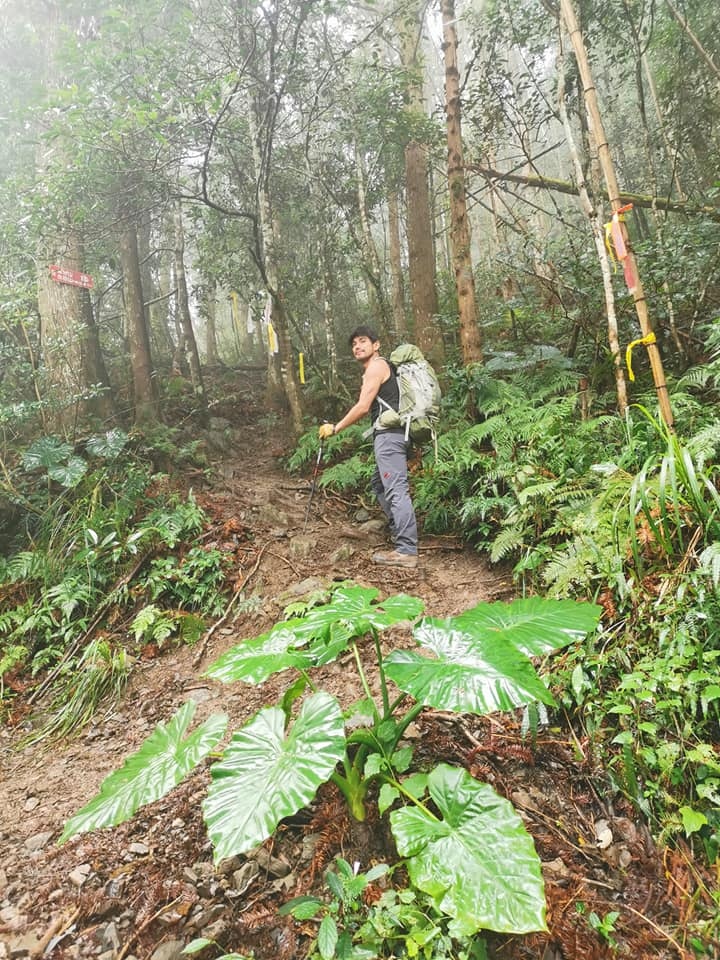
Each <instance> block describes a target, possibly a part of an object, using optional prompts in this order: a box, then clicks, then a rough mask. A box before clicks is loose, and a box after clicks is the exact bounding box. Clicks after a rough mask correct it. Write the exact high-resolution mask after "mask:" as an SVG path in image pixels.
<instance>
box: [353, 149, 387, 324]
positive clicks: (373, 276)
mask: <svg viewBox="0 0 720 960" xmlns="http://www.w3.org/2000/svg"><path fill="white" fill-rule="evenodd" d="M355 173H356V177H357V195H358V212H359V216H360V227H361V231H362V238H363V250H364V253H365V278H366V287H367V293H368V301H369V303H370V310H371V312H372V315H373V318H374V320H375V323H376V325H377V327H378V328H379V330H380V332H381V335H384V333H385V332H387V330H388V326H389V324H388V316H387V308H386V306H385V292H384V290H383V271H382V266H381V264H380V257H379V256H378V252H377V247H376V246H375V240H374V239H373V235H372V229H371V227H370V218H369V217H368V210H367V196H366V191H365V165H364V164H363V160H362V157H361V155H360V151H359V149H358V146H357V144H355Z"/></svg>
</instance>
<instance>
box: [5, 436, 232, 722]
mask: <svg viewBox="0 0 720 960" xmlns="http://www.w3.org/2000/svg"><path fill="white" fill-rule="evenodd" d="M127 445H128V438H127V435H126V434H124V433H123V432H122V431H119V430H111V431H108V432H106V433H104V434H98V435H94V436H92V437H90V438H89V439H88V440H87V441H86V442H85V444H84V448H83V450H84V456H85V457H86V458H87V459H83V463H84V464H85V467H84V471H83V475H82V477H80V478H79V480H78V482H77V483H74V485H73V486H71V487H68V486H65V487H64V488H63V487H62V484H60V483H57V484H55V485H54V486H48V487H47V488H46V490H45V491H44V492H43V497H42V502H40V501H39V498H38V497H37V492H36V491H35V490H34V489H33V488H32V487H31V486H26V489H27V500H26V502H27V504H28V505H29V510H28V514H27V519H26V527H27V528H28V539H29V542H30V543H31V544H32V549H28V548H27V542H26V544H23V545H22V546H21V547H20V549H18V550H16V551H15V552H11V553H10V554H9V555H8V556H6V557H1V558H0V578H1V579H2V581H3V583H4V584H5V588H6V589H5V591H4V594H3V600H2V604H1V605H0V682H2V677H3V676H5V675H7V674H8V673H9V672H10V671H11V670H12V671H14V672H18V670H22V669H24V670H26V671H30V672H31V673H32V675H34V676H37V675H40V674H42V673H43V672H44V671H46V670H50V671H51V673H50V677H51V678H54V680H55V685H56V689H55V690H54V691H53V699H52V703H53V706H52V708H51V709H52V710H53V711H57V712H58V717H57V718H56V719H55V720H53V719H52V718H50V719H49V720H48V721H46V722H44V723H43V727H42V729H43V736H45V735H48V734H53V735H56V734H57V735H61V734H64V733H66V732H68V730H69V729H70V727H72V726H77V725H79V724H81V723H84V722H86V720H87V718H88V716H89V715H90V714H91V712H92V706H91V705H92V703H93V702H99V700H100V699H102V689H103V684H107V685H108V687H109V688H113V686H114V685H115V686H117V685H118V684H119V682H120V681H119V678H120V677H121V676H124V675H125V672H126V671H127V670H129V669H130V665H129V660H128V659H127V656H126V654H125V652H124V650H122V649H121V648H120V647H118V646H116V645H115V644H113V643H112V641H111V639H110V637H111V636H112V633H113V632H114V630H115V629H116V628H114V626H113V624H114V623H115V622H116V621H117V620H119V619H120V618H117V612H118V611H122V612H123V613H126V614H127V615H129V616H130V617H132V618H133V626H132V628H131V632H132V633H133V634H134V635H135V639H136V641H137V642H140V641H141V642H143V643H148V642H154V643H159V644H161V645H162V644H163V643H165V642H167V641H168V639H169V638H170V636H173V637H175V638H177V639H178V640H180V641H182V642H188V643H192V642H194V641H195V640H197V638H198V637H199V636H200V634H201V633H202V631H203V629H204V623H203V621H202V619H201V616H207V615H211V614H214V613H217V612H219V611H220V610H222V609H223V606H224V601H223V597H222V594H223V591H224V589H225V586H226V582H225V576H226V571H227V561H226V558H225V557H224V555H223V554H222V553H221V552H220V551H219V550H217V549H215V548H211V549H206V548H203V547H201V546H197V545H193V546H189V547H188V546H187V544H188V543H190V544H192V543H193V541H197V537H198V534H199V533H200V532H201V531H202V530H203V528H204V526H205V523H206V517H205V514H204V512H203V511H202V509H201V508H200V507H199V505H198V503H197V501H196V500H195V497H194V496H193V494H192V492H190V493H189V494H188V495H187V496H181V495H179V494H175V493H173V494H168V493H167V492H166V489H165V482H164V481H163V479H162V478H159V477H153V476H152V475H151V473H150V470H149V468H148V466H147V465H146V464H145V463H143V462H142V461H141V460H138V459H137V457H136V456H135V455H134V454H133V453H132V452H130V453H128V451H127ZM72 450H73V448H72V447H71V446H70V445H69V444H67V443H65V442H64V441H59V440H58V439H57V438H47V437H46V438H42V439H41V440H39V441H36V442H35V443H33V444H32V445H31V446H30V447H29V449H28V450H27V452H26V454H25V457H24V459H23V464H24V467H25V468H32V469H33V470H34V471H37V470H42V471H44V474H43V478H44V479H47V478H49V477H50V476H51V472H52V471H53V469H54V467H55V466H57V465H58V464H59V465H60V467H61V468H62V469H65V466H66V465H67V463H68V462H69V461H70V459H71V458H72V457H73V456H75V454H74V453H73V452H72ZM121 454H124V455H123V456H122V457H121ZM18 482H22V483H24V484H26V485H29V484H30V483H34V482H35V481H34V480H33V479H30V480H29V479H28V478H27V475H26V474H25V473H19V474H18ZM143 601H144V602H143ZM138 603H140V604H141V605H140V608H139V609H137V605H138ZM98 611H100V614H99V616H98V613H97V612H98ZM103 628H105V629H104V630H103ZM98 629H100V630H101V631H102V632H103V634H104V635H106V636H107V645H106V647H103V646H102V644H101V646H100V647H99V648H95V647H94V646H93V644H92V643H90V645H89V646H88V643H89V641H91V640H92V633H93V631H94V630H98ZM88 631H90V633H89V634H88ZM118 640H119V643H122V642H123V641H124V640H125V637H124V635H123V632H121V635H120V637H119V638H118ZM90 652H92V657H91V658H90V660H85V659H84V657H86V656H90ZM74 670H76V671H77V672H78V678H80V680H81V681H82V682H78V683H73V682H71V679H70V678H71V676H72V673H73V671H74ZM106 674H107V677H106V676H105V675H106ZM111 678H114V679H111ZM2 692H3V695H7V691H6V689H5V687H3V689H2ZM86 704H87V707H86ZM73 716H74V717H75V718H76V719H74V720H73V719H70V720H68V719H66V718H67V717H70V718H72V717H73ZM78 718H82V720H80V719H78Z"/></svg>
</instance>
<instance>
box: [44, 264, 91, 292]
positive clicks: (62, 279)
mask: <svg viewBox="0 0 720 960" xmlns="http://www.w3.org/2000/svg"><path fill="white" fill-rule="evenodd" d="M50 278H51V279H52V280H54V281H55V283H69V284H70V286H71V287H84V288H85V289H86V290H92V286H93V278H92V277H91V276H89V275H88V274H87V273H80V271H79V270H68V269H67V267H56V266H51V267H50Z"/></svg>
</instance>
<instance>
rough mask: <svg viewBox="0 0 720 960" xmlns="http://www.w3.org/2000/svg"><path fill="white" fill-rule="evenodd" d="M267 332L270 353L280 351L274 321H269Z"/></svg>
mask: <svg viewBox="0 0 720 960" xmlns="http://www.w3.org/2000/svg"><path fill="white" fill-rule="evenodd" d="M267 334H268V348H269V350H270V353H279V352H280V348H279V347H278V339H277V334H276V333H275V327H274V326H273V325H272V323H270V322H268V325H267Z"/></svg>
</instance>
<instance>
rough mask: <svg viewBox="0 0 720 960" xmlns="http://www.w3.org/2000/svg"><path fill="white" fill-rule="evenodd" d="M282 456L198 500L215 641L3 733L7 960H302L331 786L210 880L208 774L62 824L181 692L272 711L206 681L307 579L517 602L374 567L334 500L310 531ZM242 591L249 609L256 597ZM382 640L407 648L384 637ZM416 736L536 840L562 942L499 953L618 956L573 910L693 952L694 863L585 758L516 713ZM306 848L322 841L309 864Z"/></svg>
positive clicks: (333, 829) (235, 708)
mask: <svg viewBox="0 0 720 960" xmlns="http://www.w3.org/2000/svg"><path fill="white" fill-rule="evenodd" d="M271 444H272V441H271V439H270V438H269V437H268V436H262V435H261V433H260V432H259V431H256V432H254V433H253V435H252V437H250V438H249V439H248V442H247V444H246V445H245V446H243V447H242V448H241V449H237V450H236V451H234V456H233V457H232V458H231V459H226V460H225V461H224V462H223V463H222V464H221V465H219V470H218V480H217V482H216V483H213V485H212V487H210V488H208V489H203V490H197V491H196V493H197V495H198V499H199V500H200V502H201V503H202V505H203V507H204V508H205V509H206V510H207V511H208V512H209V513H210V514H211V516H212V517H213V519H214V529H215V532H216V534H217V538H218V543H219V544H220V545H222V546H223V547H224V548H226V549H231V550H232V551H233V552H234V556H235V559H236V563H237V570H236V581H235V586H236V589H237V588H240V587H242V588H243V589H242V591H241V592H239V593H238V596H237V597H236V599H235V602H234V605H233V606H231V607H230V609H229V610H228V612H227V615H226V617H225V619H224V621H223V623H222V624H221V625H220V626H218V627H217V628H216V629H214V630H213V632H212V634H211V636H210V637H209V639H207V638H206V641H205V642H204V645H202V646H197V647H195V648H181V649H173V650H170V651H167V652H163V653H162V654H161V655H157V656H154V655H153V653H154V651H147V652H146V658H144V659H139V660H138V661H137V663H136V664H135V666H134V669H133V674H132V678H131V682H130V685H129V688H128V691H127V695H126V697H125V698H124V700H123V701H122V702H121V703H119V704H117V705H115V706H113V707H112V708H111V709H110V711H109V712H108V713H107V715H105V716H98V717H97V719H96V721H95V722H94V723H93V724H92V725H91V726H90V727H89V728H87V729H86V730H85V731H84V732H83V733H82V734H81V735H80V736H79V737H78V738H76V739H74V740H70V741H68V742H62V743H58V744H54V745H52V747H50V748H43V747H35V748H27V749H24V750H20V751H18V750H17V749H16V742H17V740H18V738H19V736H20V735H21V734H22V731H14V730H8V729H4V730H1V731H0V960H6V958H10V957H18V958H19V957H23V956H29V957H40V956H46V957H50V958H51V960H60V958H83V957H95V956H97V957H101V958H102V960H129V958H132V957H135V958H138V960H144V958H151V960H174V958H177V957H178V956H179V955H180V954H179V951H180V949H181V948H182V946H183V944H186V943H188V942H189V941H190V940H192V939H193V938H194V937H198V936H204V937H208V938H209V939H213V940H215V941H217V942H218V943H219V944H221V945H222V947H223V948H225V949H227V950H237V951H239V952H244V953H247V954H248V955H251V952H252V951H254V952H255V956H256V957H257V958H258V960H270V958H273V960H275V958H280V960H283V958H287V960H290V958H294V957H302V956H304V952H303V950H304V946H303V944H305V947H306V943H307V941H306V940H303V937H302V935H300V934H298V931H297V930H296V929H295V928H294V926H293V924H292V922H291V921H288V920H286V919H283V920H278V918H277V916H276V912H275V911H276V908H277V906H278V905H279V904H281V903H282V902H284V901H285V900H287V899H288V898H289V897H290V896H292V895H293V894H294V893H296V892H298V890H299V889H301V888H303V889H304V888H306V887H307V884H308V882H309V877H310V876H311V874H313V873H315V874H316V875H317V876H321V868H322V866H323V864H324V863H326V862H330V861H331V860H332V857H333V856H334V855H335V854H337V853H339V852H340V851H343V852H344V855H345V856H348V853H349V851H348V847H347V845H348V843H349V830H348V825H347V823H346V820H345V818H344V816H343V815H342V814H341V813H339V808H338V806H337V801H336V798H335V797H334V796H332V794H331V792H330V791H324V792H323V791H321V794H320V797H319V800H318V802H317V804H316V808H315V810H314V812H313V813H314V816H313V819H312V820H309V819H305V820H303V818H302V817H298V818H297V821H296V822H294V823H293V824H290V825H289V826H288V827H287V828H286V829H285V830H284V831H281V833H280V834H279V835H278V837H277V838H276V841H275V843H274V845H271V844H268V845H267V851H265V854H259V855H258V856H256V857H255V858H252V859H250V860H246V858H233V861H234V862H232V863H231V864H230V865H227V864H224V865H221V869H220V870H214V869H213V867H212V863H211V851H210V847H209V844H208V841H207V838H206V835H205V832H204V827H203V825H202V820H201V812H200V800H201V799H202V797H203V796H204V790H205V784H206V781H207V771H206V770H203V771H200V772H198V773H196V774H195V775H193V776H191V777H190V778H189V779H188V780H187V781H186V782H185V783H183V784H181V785H180V787H178V788H177V789H176V790H175V791H174V792H173V793H172V794H171V795H170V796H169V797H167V798H166V799H165V800H163V801H160V802H159V803H157V804H154V805H153V806H152V807H149V808H147V809H146V810H142V811H140V812H139V813H138V814H137V815H136V817H135V818H133V820H132V821H131V822H130V823H128V824H125V825H123V826H121V827H119V828H117V829H116V830H112V831H102V832H99V833H96V834H91V835H85V836H81V837H78V838H75V839H74V840H72V841H70V843H68V844H67V845H65V846H64V847H62V848H58V847H57V846H56V845H55V841H56V839H57V837H58V836H59V833H60V831H61V829H62V826H63V823H64V821H65V820H66V819H67V817H68V816H70V815H71V814H73V813H74V812H76V811H77V809H78V808H79V807H80V806H82V805H83V804H84V803H85V802H87V800H89V799H90V798H91V797H92V796H94V794H95V793H96V791H97V788H98V787H99V785H100V783H101V782H102V780H103V779H104V777H105V776H106V775H107V774H108V773H110V772H111V771H112V770H113V769H115V768H116V767H117V766H119V764H120V763H121V761H122V759H123V758H124V757H125V756H127V755H128V754H129V753H131V752H132V751H133V750H134V749H136V748H137V747H138V746H139V744H140V743H141V742H142V740H143V739H144V738H145V737H146V736H147V735H148V734H149V732H150V731H151V730H152V729H153V727H154V726H155V724H156V723H157V722H158V721H160V720H166V719H168V718H169V717H170V716H171V714H172V713H173V712H174V711H175V710H176V709H177V708H178V707H179V706H180V705H181V704H182V703H184V702H185V701H186V700H188V699H189V698H191V699H193V700H194V701H195V702H196V704H197V714H196V719H197V720H201V719H204V718H205V717H206V716H208V715H209V714H211V713H213V712H216V711H218V710H223V711H225V712H226V713H228V714H229V715H230V718H231V729H232V728H234V727H237V725H238V724H239V723H240V722H242V721H243V720H245V719H246V718H248V717H249V716H251V715H252V714H253V713H254V712H255V711H257V710H258V709H259V708H260V707H261V706H263V705H265V704H267V703H270V702H274V701H275V695H276V694H277V692H278V691H279V690H282V689H283V688H284V682H285V678H284V677H282V676H281V677H279V678H275V679H274V680H272V681H269V682H268V683H267V684H266V685H264V686H263V687H262V688H245V687H244V688H243V689H237V688H235V687H231V688H228V687H225V686H222V685H219V684H215V683H213V682H210V681H208V680H206V679H203V677H202V676H201V673H202V669H203V666H206V665H207V664H208V663H209V662H210V661H211V660H212V659H214V658H215V657H216V656H217V655H218V654H220V653H222V652H223V651H224V650H225V649H227V648H228V647H230V646H232V645H233V644H235V643H237V642H238V641H239V640H241V639H242V638H243V637H247V636H253V635H256V634H258V633H260V632H262V631H263V630H266V629H268V628H269V627H270V626H271V625H272V624H273V623H275V622H277V620H278V619H279V617H280V615H281V612H282V609H283V607H284V606H285V605H286V604H287V602H288V600H289V599H290V598H291V597H292V596H293V595H294V594H297V595H301V594H303V593H306V592H307V591H308V590H309V589H311V587H312V582H313V581H314V580H315V579H318V580H320V581H323V582H326V581H328V580H344V579H352V580H354V581H356V582H358V583H361V584H363V585H366V586H375V587H377V588H378V589H379V590H380V592H381V594H382V595H388V594H393V593H399V592H404V593H409V594H413V595H415V596H419V597H421V598H422V599H423V600H424V602H425V606H426V610H427V611H428V612H429V613H430V614H432V615H437V616H445V615H451V614H454V613H457V612H460V611H461V610H464V609H467V608H468V607H470V606H472V605H474V604H476V603H478V602H480V601H484V600H495V599H507V598H508V597H509V595H510V592H511V584H510V583H509V581H508V579H507V577H505V576H503V575H502V574H500V573H498V572H497V571H495V570H491V569H488V568H487V566H486V565H485V564H484V563H483V562H482V560H481V559H480V558H479V557H478V556H477V555H476V554H474V553H472V552H471V551H467V550H463V549H459V547H458V544H457V543H455V542H454V541H452V540H450V539H447V540H442V539H437V540H434V539H432V538H425V539H423V540H422V543H421V563H420V566H419V568H418V569H417V570H414V571H410V570H397V569H393V568H378V567H376V566H373V565H372V564H371V563H370V562H369V557H370V554H371V552H372V549H373V548H374V547H376V546H378V545H379V544H381V543H383V542H384V537H383V535H382V533H376V534H374V535H370V534H368V532H367V530H366V529H364V528H362V527H361V524H360V523H358V521H357V520H356V519H355V518H354V513H355V508H354V507H353V506H352V505H350V504H346V503H344V502H342V501H341V500H339V499H337V498H328V497H326V496H325V495H324V493H323V492H322V491H318V493H317V495H316V499H315V501H314V504H313V507H312V509H311V513H310V516H309V520H308V524H307V530H306V531H304V530H303V524H304V519H305V513H306V507H307V503H308V483H307V480H306V479H305V480H303V479H302V478H299V479H296V478H293V477H290V476H288V475H287V474H286V473H284V472H283V471H282V469H281V465H280V459H279V458H280V455H281V454H282V453H284V452H285V451H281V450H279V449H272V446H271ZM250 596H252V597H254V600H253V601H252V602H251V603H246V602H244V601H246V599H247V598H248V597H250ZM387 642H388V643H393V644H397V643H407V642H408V638H407V637H402V636H399V635H390V636H389V637H388V640H387ZM323 684H324V686H325V687H326V688H328V689H330V690H331V692H335V693H336V694H337V695H338V696H340V697H341V698H342V699H345V698H346V697H350V696H352V695H353V691H351V690H348V689H347V686H348V681H347V677H346V676H345V675H344V671H343V668H342V666H340V665H338V664H333V665H330V666H329V667H327V668H326V673H325V676H324V678H323ZM420 735H421V737H422V742H423V745H424V747H425V749H427V750H428V751H431V752H432V753H433V755H435V756H442V757H443V758H445V759H447V760H449V761H451V762H457V763H462V764H465V765H466V766H467V767H468V769H470V770H471V772H472V773H473V774H475V775H477V776H480V777H482V778H484V779H486V780H487V781H488V782H491V783H492V784H493V785H494V786H495V788H496V789H497V790H498V791H499V792H501V793H503V794H504V795H506V796H508V797H509V798H511V799H512V800H513V802H514V803H515V805H516V806H517V807H518V809H519V810H520V811H521V812H522V814H523V816H524V818H525V820H526V824H527V826H528V829H529V830H530V832H531V833H532V834H533V836H534V838H535V841H536V845H537V847H538V852H539V854H540V856H541V859H542V861H543V864H544V872H545V879H546V888H547V894H548V903H549V926H550V933H549V934H548V935H538V936H534V937H525V938H504V939H498V941H497V943H496V944H495V949H496V950H497V951H498V952H497V955H498V956H503V957H540V956H544V957H547V958H551V957H556V958H561V957H567V958H571V957H578V958H579V957H583V958H588V957H603V956H614V955H616V954H615V952H614V951H613V950H612V948H611V947H610V946H609V945H608V942H607V940H606V939H604V938H603V937H601V936H600V935H599V934H598V933H597V932H596V931H594V930H592V929H591V927H590V925H589V924H588V922H587V920H586V919H585V918H584V917H583V916H581V915H580V914H578V912H577V909H576V904H577V903H578V902H581V903H582V904H584V908H585V909H586V915H587V914H589V913H590V912H591V911H592V910H594V911H595V912H596V913H597V914H598V915H599V916H600V917H603V916H605V915H606V914H608V913H609V912H610V911H612V910H618V911H620V917H621V919H620V920H619V922H618V924H617V925H616V930H615V933H614V937H615V939H617V940H618V942H619V943H620V944H621V945H622V946H623V948H624V949H627V950H631V951H632V952H633V953H634V955H635V957H636V960H639V958H643V957H669V958H670V957H681V956H683V953H682V951H681V950H680V949H679V944H678V943H677V929H678V927H677V923H678V919H679V918H678V912H677V909H676V907H675V906H674V905H673V903H672V902H671V900H672V899H674V898H675V895H676V890H675V887H674V885H673V884H674V879H673V870H675V871H676V872H678V874H680V873H681V872H682V869H683V867H682V863H681V862H678V864H676V865H673V863H671V862H670V861H668V862H667V863H666V864H663V863H662V862H661V859H660V855H659V853H658V851H657V850H656V849H655V847H654V845H653V844H652V841H651V840H650V838H649V836H648V834H647V831H646V830H645V828H644V827H643V826H642V825H641V824H639V823H637V822H635V821H634V820H633V818H632V815H631V812H630V811H629V810H627V809H624V808H622V807H621V806H620V807H616V808H613V807H612V806H611V805H610V804H609V803H607V802H605V801H604V799H603V798H602V797H601V796H600V788H599V787H598V783H599V781H598V779H597V771H596V770H594V769H593V764H592V762H591V758H590V757H589V755H588V753H587V748H586V746H585V745H583V744H579V743H573V741H572V740H571V738H570V737H569V736H568V735H567V734H561V733H559V732H557V731H547V732H546V733H544V734H543V735H542V736H541V737H540V740H539V742H538V744H537V745H536V747H535V749H534V750H530V749H529V747H528V745H527V744H526V743H524V742H523V741H522V740H521V739H520V736H519V730H518V723H517V719H516V718H512V717H510V718H504V719H503V720H502V721H497V720H495V719H492V720H488V719H478V718H460V717H444V716H433V717H429V718H428V719H427V721H426V722H424V723H422V724H420ZM602 831H605V832H602ZM308 837H312V838H314V844H315V846H314V852H313V853H312V854H309V853H308V852H307V846H308V844H307V841H308ZM318 837H319V838H320V840H319V841H318V839H317V838H318ZM318 843H319V845H320V852H318ZM263 856H264V857H265V859H263ZM349 858H350V859H352V857H351V856H350V857H349ZM279 864H280V866H279ZM666 868H667V871H668V875H667V877H666V875H665V870H666ZM686 873H687V871H686ZM241 875H242V877H244V878H245V879H242V877H241ZM246 881H247V882H246ZM677 882H678V884H679V883H681V882H682V883H685V882H689V880H688V876H686V875H685V873H682V875H681V876H678V880H677ZM669 894H670V895H672V896H671V897H669ZM673 931H675V933H673ZM673 937H675V938H676V939H675V941H674V940H673ZM217 953H218V951H217V950H215V951H214V952H213V950H212V949H211V950H210V951H209V952H206V953H202V954H200V956H201V958H202V960H205V958H207V957H211V956H217Z"/></svg>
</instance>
